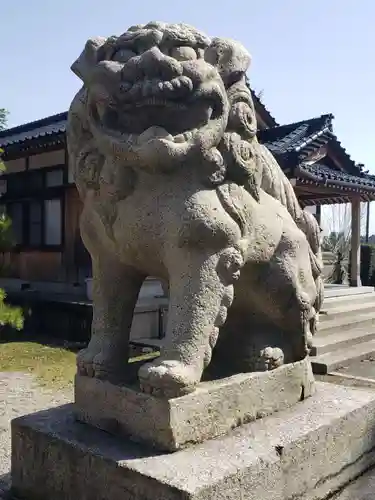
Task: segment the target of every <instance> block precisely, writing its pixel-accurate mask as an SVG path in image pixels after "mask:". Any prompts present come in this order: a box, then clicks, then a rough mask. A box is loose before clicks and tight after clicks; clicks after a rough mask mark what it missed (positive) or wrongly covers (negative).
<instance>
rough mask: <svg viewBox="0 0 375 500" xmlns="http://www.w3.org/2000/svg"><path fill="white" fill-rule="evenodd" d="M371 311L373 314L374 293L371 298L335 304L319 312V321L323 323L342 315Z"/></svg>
mask: <svg viewBox="0 0 375 500" xmlns="http://www.w3.org/2000/svg"><path fill="white" fill-rule="evenodd" d="M371 311H372V312H373V314H374V316H375V294H374V297H373V299H372V300H365V301H356V302H354V303H351V304H349V303H344V304H336V305H335V307H331V308H329V309H328V310H327V311H324V309H323V311H322V312H321V314H320V315H319V321H320V322H321V323H324V322H326V321H329V320H332V319H335V318H340V317H342V316H346V317H348V318H349V317H353V316H357V315H359V314H366V313H369V312H371Z"/></svg>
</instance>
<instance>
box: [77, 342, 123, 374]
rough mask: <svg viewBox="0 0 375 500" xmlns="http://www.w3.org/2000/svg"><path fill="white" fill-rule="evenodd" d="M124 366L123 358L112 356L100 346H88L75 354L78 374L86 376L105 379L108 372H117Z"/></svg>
mask: <svg viewBox="0 0 375 500" xmlns="http://www.w3.org/2000/svg"><path fill="white" fill-rule="evenodd" d="M116 354H118V353H116ZM125 366H126V360H125V359H123V360H122V359H118V356H113V353H112V354H111V353H110V352H106V351H105V350H104V349H100V347H90V346H88V347H87V348H86V349H83V350H82V351H80V352H79V353H78V355H77V371H78V374H79V375H85V376H87V377H96V378H102V379H105V378H107V377H108V376H109V375H110V374H119V373H120V372H121V371H122V369H123V368H124V367H125Z"/></svg>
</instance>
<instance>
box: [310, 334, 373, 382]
mask: <svg viewBox="0 0 375 500" xmlns="http://www.w3.org/2000/svg"><path fill="white" fill-rule="evenodd" d="M371 356H375V340H370V341H369V342H362V343H360V344H357V345H354V346H353V345H351V346H349V347H344V348H342V349H337V350H335V351H334V352H329V353H327V354H321V355H319V356H312V357H311V364H312V368H313V371H314V373H317V374H320V375H325V374H326V373H330V372H332V371H335V370H337V369H338V368H340V367H342V366H347V365H349V364H350V363H352V362H354V361H361V360H363V359H368V358H369V357H371Z"/></svg>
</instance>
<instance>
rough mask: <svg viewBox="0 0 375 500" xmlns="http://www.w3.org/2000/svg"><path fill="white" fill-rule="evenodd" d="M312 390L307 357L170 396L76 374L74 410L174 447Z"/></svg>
mask: <svg viewBox="0 0 375 500" xmlns="http://www.w3.org/2000/svg"><path fill="white" fill-rule="evenodd" d="M313 393H314V377H313V374H312V369H311V364H310V361H309V360H308V359H305V360H303V361H299V362H297V363H292V364H289V365H284V366H281V367H280V368H277V369H276V370H272V371H268V372H257V373H247V374H246V373H242V374H238V375H233V376H232V377H229V378H225V379H221V380H218V381H215V382H203V383H201V384H199V385H198V387H197V389H196V391H195V392H193V393H191V394H187V395H186V396H181V397H179V398H176V399H169V400H167V399H165V398H156V397H154V396H151V395H148V394H144V393H142V392H139V391H136V390H134V388H129V387H126V386H120V385H114V384H111V383H110V382H108V381H101V380H99V379H95V378H91V377H83V376H80V375H78V376H77V377H76V381H75V412H76V414H77V417H78V418H79V420H81V421H83V422H87V423H89V424H92V425H95V426H97V427H99V428H100V429H102V430H106V431H109V432H111V433H113V434H122V435H123V436H129V437H130V438H131V439H133V440H136V441H144V442H147V443H148V444H150V445H152V446H155V447H157V448H158V449H162V450H167V451H174V450H177V449H179V448H183V447H186V446H187V445H189V446H190V445H192V444H194V443H200V442H202V441H205V440H206V439H210V438H214V437H217V436H221V435H223V434H226V433H227V432H229V431H230V430H231V429H234V428H235V427H238V426H239V425H241V424H243V423H247V422H250V421H252V420H255V419H256V418H260V417H264V416H266V415H270V414H272V413H274V412H275V411H280V410H283V409H285V408H287V407H289V406H291V405H294V404H295V403H297V402H298V401H301V399H304V398H306V397H308V396H310V395H311V394H313Z"/></svg>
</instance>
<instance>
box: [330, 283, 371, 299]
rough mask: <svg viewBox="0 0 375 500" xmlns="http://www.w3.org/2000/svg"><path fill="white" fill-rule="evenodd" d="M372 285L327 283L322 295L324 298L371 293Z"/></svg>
mask: <svg viewBox="0 0 375 500" xmlns="http://www.w3.org/2000/svg"><path fill="white" fill-rule="evenodd" d="M373 292H374V287H372V286H359V287H348V286H340V285H336V286H335V285H331V286H330V285H328V286H326V287H325V289H324V296H325V297H326V298H331V297H348V296H355V295H364V294H366V293H373Z"/></svg>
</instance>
